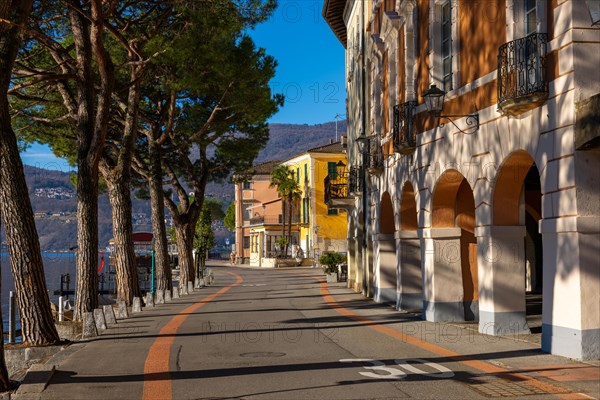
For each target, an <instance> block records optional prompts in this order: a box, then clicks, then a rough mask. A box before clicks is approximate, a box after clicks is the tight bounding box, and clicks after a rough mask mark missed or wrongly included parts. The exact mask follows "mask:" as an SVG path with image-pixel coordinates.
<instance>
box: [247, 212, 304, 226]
mask: <svg viewBox="0 0 600 400" xmlns="http://www.w3.org/2000/svg"><path fill="white" fill-rule="evenodd" d="M285 223H286V224H287V223H288V219H287V218H286V219H285ZM299 223H300V214H298V213H295V215H292V225H297V224H299ZM256 225H283V215H281V214H279V215H257V216H254V217H252V218H250V226H256Z"/></svg>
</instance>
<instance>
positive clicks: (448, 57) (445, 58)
mask: <svg viewBox="0 0 600 400" xmlns="http://www.w3.org/2000/svg"><path fill="white" fill-rule="evenodd" d="M528 1H529V0H528ZM441 11H442V27H441V28H442V35H441V38H442V43H441V44H442V86H443V88H444V89H443V90H444V91H445V92H449V91H450V90H452V6H451V4H450V2H449V1H447V2H446V3H444V4H443V5H442V9H441Z"/></svg>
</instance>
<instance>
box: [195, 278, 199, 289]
mask: <svg viewBox="0 0 600 400" xmlns="http://www.w3.org/2000/svg"><path fill="white" fill-rule="evenodd" d="M195 289H200V279H198V277H196V279H194V290H195Z"/></svg>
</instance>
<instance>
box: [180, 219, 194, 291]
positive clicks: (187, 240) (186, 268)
mask: <svg viewBox="0 0 600 400" xmlns="http://www.w3.org/2000/svg"><path fill="white" fill-rule="evenodd" d="M175 233H176V236H177V252H178V253H179V287H180V289H181V291H182V293H184V294H187V284H188V282H194V279H195V276H194V255H193V244H194V225H193V224H191V223H189V222H186V223H178V224H176V225H175Z"/></svg>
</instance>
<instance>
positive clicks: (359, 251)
mask: <svg viewBox="0 0 600 400" xmlns="http://www.w3.org/2000/svg"><path fill="white" fill-rule="evenodd" d="M354 240H355V241H356V248H355V249H354V254H355V256H354V260H355V261H354V265H355V271H356V279H355V281H354V291H355V292H360V291H361V290H362V285H363V283H362V282H363V279H364V277H363V248H362V245H363V243H362V241H363V237H362V236H361V235H359V236H356V237H355V238H354Z"/></svg>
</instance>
